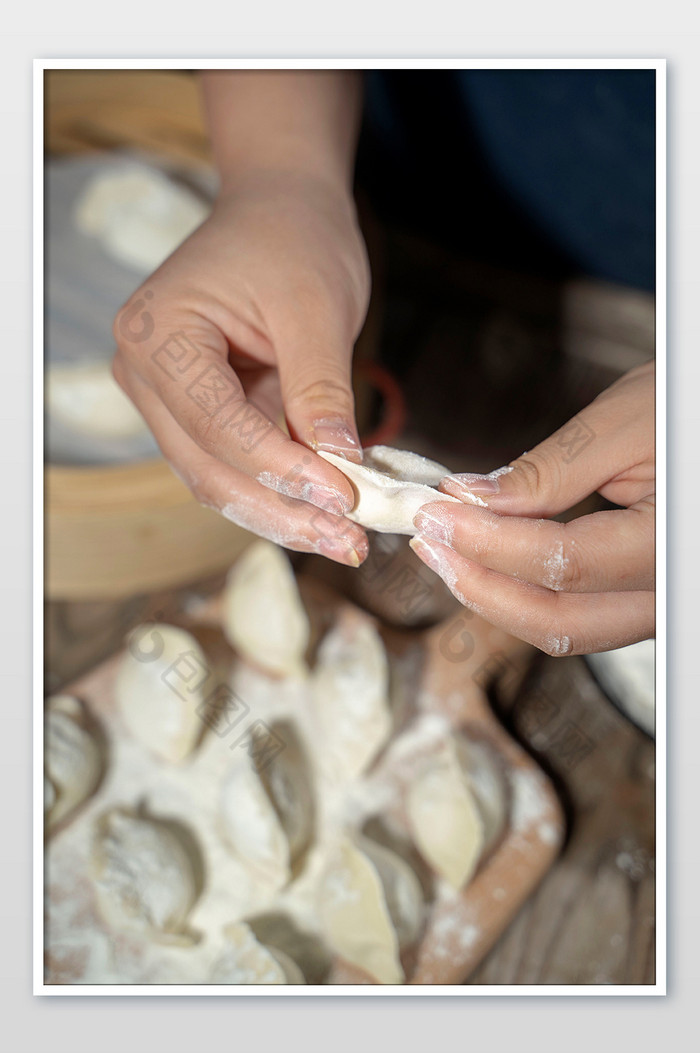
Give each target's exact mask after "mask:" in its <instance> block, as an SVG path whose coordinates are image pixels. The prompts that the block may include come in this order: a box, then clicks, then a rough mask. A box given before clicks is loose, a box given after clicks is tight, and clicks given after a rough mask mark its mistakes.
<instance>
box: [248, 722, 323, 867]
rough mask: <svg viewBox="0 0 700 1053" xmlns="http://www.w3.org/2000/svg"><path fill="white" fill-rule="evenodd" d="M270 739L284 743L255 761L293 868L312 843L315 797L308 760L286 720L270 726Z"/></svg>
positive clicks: (300, 860)
mask: <svg viewBox="0 0 700 1053" xmlns="http://www.w3.org/2000/svg"><path fill="white" fill-rule="evenodd" d="M269 731H270V734H271V735H272V737H273V739H276V740H278V741H280V742H281V743H283V744H284V745H283V747H282V749H280V750H279V751H278V752H276V753H274V754H273V755H272V756H271V757H269V758H268V757H267V756H266V755H265V754H263V755H262V757H263V760H264V761H265V763H263V764H260V763H257V761H256V770H257V773H258V776H259V777H260V781H261V782H262V784H263V786H264V788H265V791H266V793H267V795H268V797H269V799H270V801H271V803H272V805H273V807H274V809H275V812H276V813H277V816H278V818H279V821H280V824H281V826H282V829H283V830H284V833H285V836H286V838H287V844H288V845H289V864H290V867H291V868H292V870H293V871H294V870H296V869H297V868H298V866H299V864H300V863H301V862H302V860H303V858H304V856H305V854H306V851H307V849H308V848H309V845H310V843H311V839H312V837H313V831H314V810H315V809H314V796H313V787H312V784H311V776H310V767H309V760H308V758H307V757H306V754H305V750H304V747H303V745H302V743H301V741H300V739H299V736H298V735H297V733H296V731H295V730H294V728H293V727H292V725H291V724H290V723H289V722H288V721H284V722H281V721H280V722H279V723H275V724H272V725H271V726H270V729H269Z"/></svg>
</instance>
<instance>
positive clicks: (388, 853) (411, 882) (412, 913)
mask: <svg viewBox="0 0 700 1053" xmlns="http://www.w3.org/2000/svg"><path fill="white" fill-rule="evenodd" d="M357 845H358V848H360V849H361V850H362V852H364V854H365V855H366V856H367V858H368V859H369V860H370V861H371V862H372V864H373V865H374V868H375V870H376V871H377V874H378V875H379V879H380V881H381V883H382V889H383V890H384V899H385V901H386V905H387V910H388V911H389V917H390V918H391V922H392V924H393V926H394V930H395V932H396V938H397V940H398V943H399V947H400V949H401V950H404V949H405V948H406V947H410V946H411V944H413V943H415V942H416V940H417V939H418V936H419V935H420V931H421V928H422V926H423V920H424V915H425V901H424V899H423V890H422V888H421V886H420V882H419V880H418V878H417V877H416V875H415V872H414V871H413V870H412V869H411V867H410V866H409V865H408V863H406V862H405V860H403V859H402V858H401V856H399V855H397V854H396V852H392V850H391V849H390V848H387V847H386V846H385V845H380V844H378V843H377V842H376V841H373V840H372V839H371V838H369V837H358V838H357Z"/></svg>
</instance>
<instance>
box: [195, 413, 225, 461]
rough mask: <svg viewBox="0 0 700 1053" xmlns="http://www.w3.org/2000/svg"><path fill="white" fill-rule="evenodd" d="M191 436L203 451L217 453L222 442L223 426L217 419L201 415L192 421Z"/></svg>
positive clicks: (204, 414) (205, 414) (206, 414)
mask: <svg viewBox="0 0 700 1053" xmlns="http://www.w3.org/2000/svg"><path fill="white" fill-rule="evenodd" d="M190 434H191V435H192V438H193V439H194V441H195V442H196V443H197V445H198V446H200V447H201V448H202V449H204V450H207V452H215V451H216V449H217V447H218V445H219V443H220V441H221V425H220V424H219V422H218V420H216V418H215V417H212V416H210V415H209V414H208V413H200V414H198V415H197V416H196V417H195V418H194V420H193V421H192V424H191V427H190Z"/></svg>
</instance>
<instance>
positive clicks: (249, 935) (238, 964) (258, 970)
mask: <svg viewBox="0 0 700 1053" xmlns="http://www.w3.org/2000/svg"><path fill="white" fill-rule="evenodd" d="M224 935H225V938H226V948H225V950H224V952H223V953H222V954H221V955H220V956H219V958H218V959H217V960H216V962H215V963H214V966H213V968H212V971H211V976H210V979H209V982H210V983H213V984H304V983H306V981H305V980H304V976H303V974H302V972H301V969H300V968H299V966H298V965H297V964H296V962H294V961H292V959H291V958H290V957H289V955H287V954H285V953H284V951H280V950H278V949H277V948H271V947H267V946H265V944H264V943H260V942H259V941H258V940H257V939H256V937H255V935H254V933H253V932H252V931H251V929H250V927H249V926H248V925H247V924H246V923H245V922H244V921H240V922H238V923H237V924H235V925H228V926H227V927H226V929H225V930H224Z"/></svg>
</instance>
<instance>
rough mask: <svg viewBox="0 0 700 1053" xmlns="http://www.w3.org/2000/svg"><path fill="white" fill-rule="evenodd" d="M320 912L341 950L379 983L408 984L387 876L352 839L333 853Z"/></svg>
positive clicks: (326, 932)
mask: <svg viewBox="0 0 700 1053" xmlns="http://www.w3.org/2000/svg"><path fill="white" fill-rule="evenodd" d="M319 913H320V918H321V924H322V926H323V932H324V935H325V937H326V939H327V940H328V942H329V943H330V945H331V946H332V948H333V950H334V951H335V952H336V954H338V955H340V957H341V958H344V959H345V960H346V961H348V962H350V963H351V964H352V965H356V966H357V967H358V968H359V969H362V971H363V972H366V973H367V974H368V975H369V976H371V977H372V978H373V979H374V980H377V981H378V982H379V983H382V984H400V983H403V981H404V973H403V969H402V967H401V962H400V961H399V941H398V938H397V935H396V931H395V930H394V926H393V924H392V921H391V916H390V913H389V908H388V906H387V902H386V897H385V894H384V889H383V887H382V882H381V879H380V877H379V874H378V873H377V870H376V868H375V866H374V865H373V863H372V862H371V861H370V859H369V858H368V857H367V856H366V855H365V854H364V852H361V851H360V849H359V848H357V846H356V845H354V844H353V842H352V841H351V840H350V839H349V838H344V839H343V840H341V841H340V842H339V843H338V844H337V846H336V848H335V851H334V852H333V853H332V855H331V858H330V861H329V863H328V866H327V868H326V870H325V873H324V875H323V879H322V881H321V885H320V889H319Z"/></svg>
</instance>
